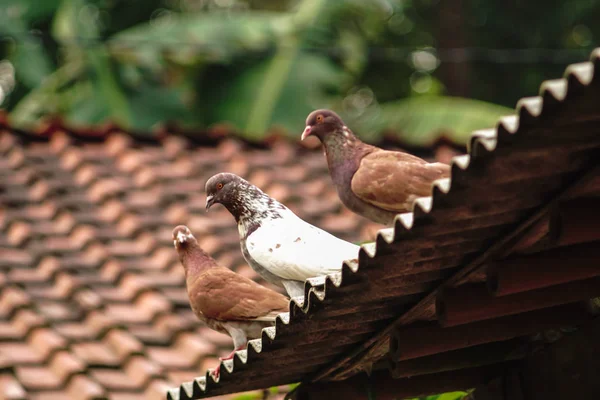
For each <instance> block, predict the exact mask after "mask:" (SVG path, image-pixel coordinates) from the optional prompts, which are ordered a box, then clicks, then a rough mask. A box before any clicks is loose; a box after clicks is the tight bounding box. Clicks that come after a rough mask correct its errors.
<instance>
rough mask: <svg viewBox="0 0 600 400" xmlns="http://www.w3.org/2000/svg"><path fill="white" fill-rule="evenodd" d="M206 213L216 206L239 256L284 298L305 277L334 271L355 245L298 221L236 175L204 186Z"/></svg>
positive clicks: (298, 292)
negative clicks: (232, 226)
mask: <svg viewBox="0 0 600 400" xmlns="http://www.w3.org/2000/svg"><path fill="white" fill-rule="evenodd" d="M206 195H207V198H206V209H207V210H208V209H209V208H210V207H211V206H212V205H213V204H215V203H220V204H222V205H224V206H225V208H227V210H229V212H230V213H231V214H232V215H233V216H234V217H235V220H236V221H237V223H238V231H239V233H240V244H241V247H242V254H243V255H244V258H245V259H246V261H247V262H248V264H250V266H251V267H252V268H253V269H254V270H255V271H256V272H258V273H259V274H260V275H261V276H262V277H263V278H264V279H265V280H267V281H269V282H271V283H273V284H275V285H278V286H283V287H284V288H285V290H286V291H287V293H288V294H289V295H290V297H299V296H302V295H304V281H305V280H306V279H308V278H313V277H317V276H322V275H327V274H332V273H336V272H339V271H340V270H341V268H342V263H343V261H345V260H354V259H357V258H358V250H359V247H358V246H356V245H354V244H352V243H348V242H345V241H343V240H341V239H338V238H336V237H335V236H333V235H331V234H329V233H327V232H325V231H324V230H322V229H319V228H317V227H315V226H313V225H311V224H309V223H308V222H306V221H303V220H302V219H300V218H299V217H298V216H297V215H296V214H294V213H293V212H292V211H291V210H290V209H288V208H287V207H286V206H284V205H283V204H281V203H280V202H278V201H277V200H275V199H273V198H271V197H269V196H268V195H267V194H265V193H263V192H262V191H261V190H260V189H259V188H257V187H256V186H254V185H252V184H251V183H249V182H247V181H245V180H244V179H242V178H240V177H239V176H237V175H234V174H229V173H220V174H217V175H215V176H213V177H212V178H210V179H209V180H208V182H206Z"/></svg>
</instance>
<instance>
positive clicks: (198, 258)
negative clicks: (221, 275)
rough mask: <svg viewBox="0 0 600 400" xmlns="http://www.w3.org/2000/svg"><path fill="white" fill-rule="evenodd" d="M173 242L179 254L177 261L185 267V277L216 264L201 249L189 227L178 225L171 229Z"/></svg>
mask: <svg viewBox="0 0 600 400" xmlns="http://www.w3.org/2000/svg"><path fill="white" fill-rule="evenodd" d="M173 244H174V245H175V249H176V250H177V254H178V255H179V261H181V264H182V265H183V268H184V269H185V276H186V278H187V276H188V275H189V274H190V273H196V272H200V271H203V270H204V269H206V268H211V267H213V266H215V265H217V264H216V262H215V260H214V259H212V258H211V257H210V256H209V255H208V254H206V252H205V251H204V250H202V248H201V247H200V245H198V241H197V240H196V238H195V237H194V235H192V232H191V231H190V229H189V228H188V227H187V226H185V225H179V226H177V227H176V228H175V229H173Z"/></svg>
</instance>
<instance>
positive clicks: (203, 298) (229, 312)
mask: <svg viewBox="0 0 600 400" xmlns="http://www.w3.org/2000/svg"><path fill="white" fill-rule="evenodd" d="M188 295H189V297H190V301H191V302H192V303H193V304H194V306H195V308H196V310H197V311H200V312H201V313H202V314H204V315H205V316H206V317H208V318H212V319H216V320H221V321H242V320H256V319H264V318H265V317H269V318H272V317H274V316H275V315H277V314H278V313H282V312H286V311H289V306H288V304H289V301H288V299H287V298H286V297H285V296H283V295H281V294H279V293H277V292H275V291H273V290H271V289H268V288H266V287H264V286H261V285H259V284H258V283H256V282H254V281H253V280H251V279H248V278H246V277H243V276H241V275H238V274H236V273H235V272H233V271H231V270H229V269H228V268H225V267H214V268H211V269H209V270H207V271H205V272H203V273H202V274H200V275H198V276H197V277H195V279H194V280H193V282H190V283H189V284H188ZM193 308H194V307H193ZM196 310H195V311H196Z"/></svg>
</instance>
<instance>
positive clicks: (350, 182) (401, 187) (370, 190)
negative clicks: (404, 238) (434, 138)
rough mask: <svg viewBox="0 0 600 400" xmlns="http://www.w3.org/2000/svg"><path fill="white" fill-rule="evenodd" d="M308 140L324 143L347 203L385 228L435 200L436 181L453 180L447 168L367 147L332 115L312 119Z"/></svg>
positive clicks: (316, 113) (306, 132)
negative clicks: (419, 203)
mask: <svg viewBox="0 0 600 400" xmlns="http://www.w3.org/2000/svg"><path fill="white" fill-rule="evenodd" d="M308 136H316V137H318V138H319V140H320V141H321V143H323V147H324V148H325V156H326V157H327V164H328V166H329V173H330V175H331V179H332V180H333V183H334V184H335V186H336V188H337V192H338V195H339V197H340V200H341V201H342V203H344V205H345V206H346V207H348V208H349V209H350V210H352V211H354V212H355V213H357V214H359V215H362V216H363V217H366V218H368V219H370V220H372V221H375V222H378V223H380V224H386V225H390V224H392V223H393V221H394V217H395V216H396V214H399V213H404V212H409V211H412V207H413V203H414V201H415V199H417V198H418V197H425V196H431V193H432V184H433V181H435V180H436V179H441V178H447V177H448V176H449V175H450V166H449V165H447V164H443V163H428V162H427V161H425V160H423V159H421V158H419V157H416V156H413V155H411V154H408V153H403V152H398V151H389V150H383V149H380V148H378V147H375V146H371V145H369V144H366V143H363V142H362V141H361V140H360V139H358V138H357V137H356V136H355V135H354V133H352V131H351V130H350V129H349V128H348V127H347V126H346V125H345V124H344V122H343V121H342V119H341V118H340V117H339V116H338V115H337V114H336V113H334V112H333V111H330V110H316V111H313V112H312V113H310V114H309V116H308V118H307V119H306V128H305V129H304V132H303V133H302V137H301V138H302V140H304V139H305V138H306V137H308Z"/></svg>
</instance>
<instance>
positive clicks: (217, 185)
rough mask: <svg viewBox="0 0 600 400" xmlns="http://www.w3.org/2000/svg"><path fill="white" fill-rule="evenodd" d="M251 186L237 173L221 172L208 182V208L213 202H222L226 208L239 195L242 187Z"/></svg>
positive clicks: (206, 187)
mask: <svg viewBox="0 0 600 400" xmlns="http://www.w3.org/2000/svg"><path fill="white" fill-rule="evenodd" d="M247 186H250V185H249V184H248V182H246V181H245V180H244V179H242V178H240V177H239V176H237V175H235V174H231V173H228V172H221V173H220V174H217V175H215V176H213V177H212V178H210V179H209V180H208V181H207V182H206V186H205V188H204V189H205V190H206V210H207V211H208V209H209V208H211V207H212V206H213V204H215V203H217V204H222V205H224V206H225V207H226V208H229V205H231V204H232V203H234V202H235V201H236V199H237V198H238V197H239V192H240V190H241V187H247Z"/></svg>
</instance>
